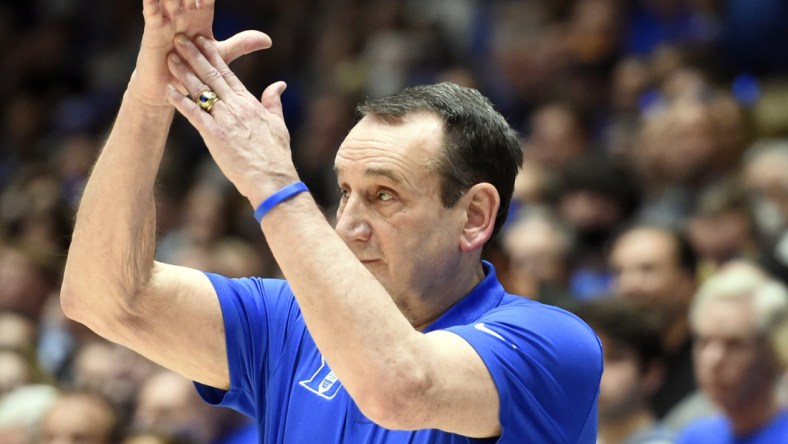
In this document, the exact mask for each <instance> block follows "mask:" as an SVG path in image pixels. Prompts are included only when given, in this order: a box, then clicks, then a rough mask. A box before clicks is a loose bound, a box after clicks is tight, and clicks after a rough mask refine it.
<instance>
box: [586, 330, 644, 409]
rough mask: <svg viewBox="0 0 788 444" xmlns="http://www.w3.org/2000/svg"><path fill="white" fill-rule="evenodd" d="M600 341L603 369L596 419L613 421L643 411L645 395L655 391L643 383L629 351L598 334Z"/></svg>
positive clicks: (623, 345)
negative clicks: (602, 352)
mask: <svg viewBox="0 0 788 444" xmlns="http://www.w3.org/2000/svg"><path fill="white" fill-rule="evenodd" d="M599 339H600V340H601V341H602V350H604V361H603V364H604V368H605V371H604V372H603V373H602V380H601V381H600V383H599V419H600V421H616V420H620V419H621V418H625V417H627V416H628V415H631V414H633V412H634V411H637V410H639V409H641V408H644V407H645V402H646V401H645V399H646V396H647V392H649V391H653V390H654V389H656V387H655V386H654V384H653V383H652V382H650V381H649V382H647V381H646V379H647V378H646V376H645V374H644V370H643V369H642V368H641V366H640V362H639V361H638V356H637V354H636V353H635V351H634V350H632V348H631V347H627V346H626V345H625V344H622V343H620V342H618V341H615V340H613V339H611V338H609V337H607V335H604V334H601V333H600V334H599ZM652 379H653V378H652Z"/></svg>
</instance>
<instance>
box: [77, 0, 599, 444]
mask: <svg viewBox="0 0 788 444" xmlns="http://www.w3.org/2000/svg"><path fill="white" fill-rule="evenodd" d="M212 3H213V2H212V1H207V2H202V4H200V5H194V4H191V2H188V3H186V2H182V1H180V0H163V1H161V2H160V1H156V0H145V1H144V16H145V31H144V35H143V43H142V46H141V49H140V55H139V59H138V65H137V69H136V71H135V74H134V75H133V77H132V80H131V82H130V84H129V89H128V91H127V93H126V95H125V98H124V102H123V103H122V104H121V109H120V112H119V115H118V119H117V121H116V124H115V127H114V128H113V131H112V133H111V134H110V136H109V138H108V140H107V144H106V146H105V148H104V150H103V152H102V154H101V156H100V157H99V159H98V161H97V163H96V166H95V169H94V171H93V174H92V176H91V179H90V181H89V183H88V185H87V186H86V190H85V195H84V197H83V200H82V203H81V207H80V210H79V215H78V217H77V222H76V226H75V230H74V237H73V241H72V246H71V249H70V252H69V257H68V261H67V267H66V268H67V269H66V273H65V276H64V284H63V291H62V303H63V307H64V310H65V312H66V313H67V314H68V315H69V316H70V317H73V318H75V319H78V320H80V321H81V322H83V323H86V324H87V325H89V326H90V327H91V328H93V329H94V330H95V331H97V332H99V333H100V334H102V335H104V336H106V337H108V338H110V339H112V340H114V341H117V342H120V343H122V344H124V345H127V346H128V347H130V348H132V349H134V350H137V351H139V352H140V353H142V354H143V355H145V356H148V357H150V358H151V359H153V360H154V361H157V362H159V363H160V364H162V365H164V366H165V367H168V368H170V369H172V370H174V371H176V372H177V373H180V374H182V375H184V376H186V377H188V378H190V379H193V380H195V381H197V382H198V383H199V384H198V389H199V391H200V393H201V395H202V396H203V397H204V398H205V399H206V400H208V401H209V402H211V403H217V404H222V405H224V406H229V407H233V408H235V409H237V410H239V411H242V412H244V413H246V414H248V415H250V416H252V417H254V418H255V419H256V421H257V424H258V426H259V429H260V430H261V437H260V442H266V443H268V442H327V443H330V442H373V443H377V442H385V443H399V442H413V443H427V442H429V443H449V442H496V441H497V442H501V443H521V442H525V441H533V442H567V443H569V442H572V443H574V442H582V443H588V442H593V440H594V435H595V432H596V430H595V429H596V425H595V421H596V416H595V415H596V393H597V388H598V382H599V377H600V373H601V352H600V347H599V343H598V340H597V339H596V337H595V336H594V335H593V332H592V331H591V330H590V328H588V327H587V326H586V325H585V324H583V323H582V322H581V321H579V320H578V319H577V318H575V317H574V316H572V315H570V314H568V313H566V312H563V311H560V310H558V309H555V308H551V307H546V306H543V305H541V304H538V303H535V302H533V301H528V300H526V299H525V298H519V297H516V296H512V295H508V294H505V292H504V291H503V288H502V287H501V286H500V284H499V283H498V281H497V280H496V278H495V272H494V270H493V269H492V267H491V266H490V265H489V264H486V263H482V262H481V260H480V255H481V249H482V247H483V245H484V244H485V242H487V241H488V240H489V239H490V238H491V237H492V236H493V234H494V232H495V231H497V229H498V228H499V227H500V225H501V224H503V219H504V218H503V216H504V215H505V214H506V209H507V206H508V200H509V198H510V197H511V191H512V186H513V181H514V177H515V175H516V172H517V166H518V164H519V163H520V160H521V153H520V149H519V143H518V140H517V137H516V136H515V134H514V132H513V131H512V130H511V129H510V128H509V126H508V125H507V124H506V122H505V121H504V119H503V118H502V117H501V116H500V115H499V114H497V113H495V112H494V111H493V110H492V107H491V106H490V104H489V102H487V101H486V100H485V99H483V98H482V97H481V96H480V95H479V94H478V93H476V92H475V91H472V90H468V89H462V88H459V87H457V86H453V85H439V86H435V87H423V88H416V89H413V90H409V91H406V92H405V93H403V94H401V95H398V96H395V97H393V98H388V99H384V100H381V101H375V102H371V103H368V104H367V105H365V106H363V107H362V109H361V111H362V113H363V114H364V117H363V118H362V119H361V121H360V122H359V123H358V124H357V125H356V126H355V127H354V128H353V129H352V130H351V132H350V134H349V135H348V136H347V138H346V139H345V141H344V142H343V143H342V146H341V147H340V149H339V152H338V153H337V156H336V161H335V170H336V172H337V176H338V183H339V188H340V189H341V191H342V200H341V202H340V205H339V209H338V211H337V224H336V227H335V228H332V227H331V226H330V225H329V224H328V223H327V221H326V219H325V217H324V215H323V214H322V213H321V211H320V210H319V209H318V207H317V205H315V203H314V201H313V200H312V199H311V196H310V195H309V193H305V192H302V191H303V190H304V188H303V187H302V185H301V184H299V182H298V175H297V173H296V171H295V168H294V166H293V164H292V161H291V153H290V150H289V134H288V132H287V128H286V127H285V124H284V119H283V117H282V109H281V102H280V99H279V98H280V95H281V93H282V91H283V90H284V84H283V83H282V82H279V83H275V84H273V85H271V86H269V87H268V88H267V89H266V90H265V92H264V93H263V96H262V99H261V100H260V101H258V100H257V99H255V98H254V97H253V96H252V95H251V94H250V93H249V92H248V91H247V90H246V89H245V87H244V86H243V85H242V84H241V83H240V81H239V80H238V79H237V78H236V77H235V76H234V75H233V73H232V72H231V71H230V70H229V68H228V67H227V65H226V64H225V61H224V60H223V59H225V60H227V59H232V58H233V57H234V56H237V55H239V54H241V53H244V52H248V51H250V50H252V49H256V48H260V47H264V46H268V45H269V44H270V41H269V40H268V38H267V37H266V36H264V35H262V34H259V33H247V34H241V35H239V36H236V37H234V38H231V39H230V40H229V41H228V42H225V43H216V42H214V41H213V40H212V39H211V38H210V35H211V34H210V21H211V17H212V13H213V4H212ZM187 36H189V37H192V39H189V38H188V37H187ZM203 36H207V37H203ZM176 85H177V86H176ZM178 88H180V90H181V91H186V92H188V96H184V95H183V94H181V92H179V90H178ZM213 93H215V95H214V94H213ZM165 94H166V95H165ZM217 97H218V100H217ZM168 100H169V103H168ZM197 102H199V103H200V104H199V105H198V103H197ZM170 103H171V104H172V105H174V106H175V108H177V109H178V110H179V111H180V112H181V113H182V114H184V115H185V116H186V117H187V118H188V119H189V121H190V122H191V123H192V124H193V125H194V126H195V127H196V128H197V129H198V131H200V133H201V135H202V137H203V139H204V141H205V142H206V145H207V146H208V149H209V151H210V152H211V155H212V156H213V158H214V160H215V161H216V162H217V164H218V166H219V168H220V169H221V170H222V171H223V173H224V174H225V175H226V176H227V177H228V179H229V180H230V181H232V182H233V184H234V185H235V186H236V188H237V189H238V190H239V192H241V194H242V195H244V196H246V197H247V198H248V199H249V201H250V203H251V204H252V207H253V208H257V210H256V211H255V216H256V217H257V219H258V220H259V221H260V227H261V229H262V230H263V233H264V234H265V236H266V239H267V241H268V244H269V246H270V248H271V251H272V252H273V254H274V257H275V258H276V260H277V263H278V264H279V266H280V268H281V270H282V272H283V274H284V276H286V278H287V281H281V280H264V279H258V278H250V279H236V280H233V279H227V278H224V277H222V276H218V275H215V274H205V273H202V272H199V271H196V270H192V269H188V268H184V267H176V266H171V265H167V264H163V263H159V262H155V261H154V260H153V250H154V245H155V239H154V232H155V229H154V227H155V213H154V197H153V188H154V187H153V182H154V178H155V176H156V170H157V168H158V166H159V160H160V158H161V155H162V151H163V149H164V142H165V139H166V135H167V130H168V127H169V123H170V121H171V119H172V115H173V107H172V105H171V104H170Z"/></svg>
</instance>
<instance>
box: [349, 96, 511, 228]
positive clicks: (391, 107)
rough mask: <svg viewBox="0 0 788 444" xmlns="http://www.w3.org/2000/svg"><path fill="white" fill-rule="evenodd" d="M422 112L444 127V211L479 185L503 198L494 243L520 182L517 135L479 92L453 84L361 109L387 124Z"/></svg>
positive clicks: (440, 167) (382, 100)
mask: <svg viewBox="0 0 788 444" xmlns="http://www.w3.org/2000/svg"><path fill="white" fill-rule="evenodd" d="M421 111H427V112H433V113H435V114H437V115H438V116H440V117H441V120H442V121H443V128H444V143H443V150H442V153H441V154H442V155H440V156H438V158H437V159H436V162H435V168H436V170H437V171H438V173H439V174H440V175H441V201H442V203H443V205H444V206H445V207H447V208H450V207H452V206H454V204H456V203H457V201H458V200H459V199H460V197H462V195H463V194H464V193H465V191H467V190H468V189H469V188H470V187H472V186H473V185H475V184H477V183H481V182H487V183H490V184H492V185H493V186H494V187H495V189H496V190H498V195H499V196H500V198H501V205H500V207H499V209H498V214H497V215H496V219H495V226H494V228H493V233H492V236H491V239H492V238H494V237H495V235H496V234H497V233H498V231H500V229H501V226H502V225H503V224H504V222H505V221H506V216H507V214H508V212H509V201H510V200H511V199H512V193H513V191H514V179H515V177H516V176H517V172H518V170H519V169H520V166H521V165H522V163H523V152H522V147H521V146H520V139H519V136H518V135H517V132H516V131H515V130H514V129H512V127H511V126H510V125H509V123H508V122H507V121H506V119H504V117H503V116H502V115H501V114H500V113H498V112H497V111H496V110H495V108H494V107H493V105H492V103H490V101H489V100H488V99H487V98H485V97H484V96H483V95H481V94H480V93H479V91H477V90H475V89H472V88H465V87H462V86H458V85H455V84H453V83H439V84H437V85H422V86H414V87H411V88H407V89H405V90H403V91H402V92H400V93H397V94H394V95H391V96H387V97H383V98H378V99H369V100H367V101H366V102H365V103H363V104H361V105H359V106H358V108H357V112H358V113H359V114H360V115H361V116H362V117H364V116H369V115H371V116H375V117H378V118H381V119H384V120H386V119H398V118H401V117H404V116H406V115H409V114H413V113H417V112H421Z"/></svg>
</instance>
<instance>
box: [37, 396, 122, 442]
mask: <svg viewBox="0 0 788 444" xmlns="http://www.w3.org/2000/svg"><path fill="white" fill-rule="evenodd" d="M120 426H121V424H120V423H119V421H118V417H117V414H116V413H115V411H114V409H113V407H112V404H110V402H109V401H107V400H106V399H104V398H102V397H101V396H100V395H97V394H94V393H89V392H71V393H63V394H61V395H59V396H58V398H57V399H56V400H55V401H54V403H53V404H52V405H51V406H50V407H49V409H48V410H47V412H46V414H45V415H44V419H43V421H42V425H41V440H40V442H41V444H113V443H115V442H117V441H118V439H119V437H120Z"/></svg>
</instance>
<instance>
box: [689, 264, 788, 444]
mask: <svg viewBox="0 0 788 444" xmlns="http://www.w3.org/2000/svg"><path fill="white" fill-rule="evenodd" d="M787 319H788V292H786V289H785V287H784V286H783V285H782V284H780V283H778V282H776V281H774V280H771V279H769V278H768V277H767V276H766V275H765V274H763V273H762V272H761V271H760V270H758V269H757V268H755V267H753V266H751V265H746V264H740V263H739V264H735V265H732V266H729V267H728V268H726V269H723V270H722V271H720V272H719V273H718V274H716V275H714V276H712V277H710V278H709V279H708V280H707V281H706V282H705V283H704V284H703V286H702V287H701V288H700V290H699V291H698V294H697V296H696V297H695V300H694V302H693V305H692V311H691V313H690V321H691V326H692V331H693V333H694V335H695V343H694V354H695V373H696V375H697V379H698V383H699V384H700V386H701V389H702V390H703V392H704V393H705V394H706V395H707V396H708V397H709V399H710V400H711V401H712V402H714V404H716V405H717V406H718V407H719V408H720V410H721V412H722V413H721V414H719V415H716V416H712V417H710V418H705V419H698V420H696V421H694V422H692V423H690V424H689V425H688V426H687V427H686V428H685V429H684V431H683V433H682V434H681V436H680V439H679V441H678V442H679V443H687V444H689V443H699V442H703V443H708V444H715V443H720V444H722V443H732V442H742V443H744V442H746V443H751V444H759V443H764V444H765V443H782V442H786V441H787V440H788V411H786V410H785V409H784V408H782V407H780V405H779V403H778V399H777V390H776V387H777V382H778V381H779V379H780V377H781V376H782V374H783V371H784V364H783V362H782V361H781V359H780V358H779V353H778V350H777V348H776V343H775V334H776V333H777V332H778V331H780V330H781V328H782V327H783V325H784V323H785V322H786V320H787Z"/></svg>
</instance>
